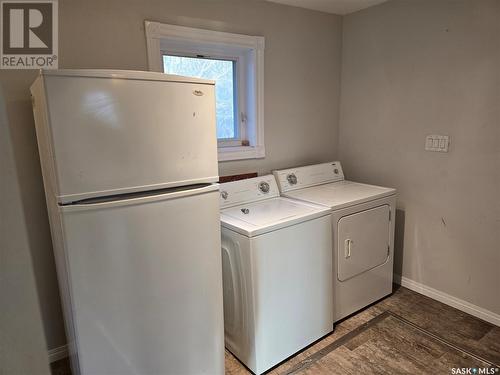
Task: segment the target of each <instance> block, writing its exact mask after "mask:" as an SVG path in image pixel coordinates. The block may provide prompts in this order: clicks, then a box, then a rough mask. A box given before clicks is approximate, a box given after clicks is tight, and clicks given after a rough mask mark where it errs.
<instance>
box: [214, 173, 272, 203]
mask: <svg viewBox="0 0 500 375" xmlns="http://www.w3.org/2000/svg"><path fill="white" fill-rule="evenodd" d="M279 195H280V193H279V189H278V185H277V184H276V180H275V178H274V176H273V175H272V174H270V175H266V176H262V177H255V178H248V179H246V180H240V181H233V182H226V183H224V184H221V185H220V206H221V208H227V207H231V206H236V205H239V204H244V203H249V202H257V201H261V200H264V199H268V198H275V197H279Z"/></svg>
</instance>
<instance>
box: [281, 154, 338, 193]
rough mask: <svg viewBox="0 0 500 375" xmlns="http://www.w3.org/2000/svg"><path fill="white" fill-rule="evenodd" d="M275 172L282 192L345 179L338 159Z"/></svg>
mask: <svg viewBox="0 0 500 375" xmlns="http://www.w3.org/2000/svg"><path fill="white" fill-rule="evenodd" d="M273 173H274V177H276V181H277V182H278V186H279V189H280V191H281V192H286V191H291V190H296V189H302V188H305V187H309V186H315V185H321V184H326V183H330V182H337V181H342V180H343V179H344V172H343V171H342V166H341V165H340V162H338V161H333V162H331V163H322V164H314V165H307V166H305V167H298V168H290V169H282V170H277V171H274V172H273Z"/></svg>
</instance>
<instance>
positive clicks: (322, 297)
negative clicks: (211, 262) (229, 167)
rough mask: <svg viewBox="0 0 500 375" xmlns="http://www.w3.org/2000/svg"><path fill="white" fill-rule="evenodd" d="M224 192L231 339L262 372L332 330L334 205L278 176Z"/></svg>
mask: <svg viewBox="0 0 500 375" xmlns="http://www.w3.org/2000/svg"><path fill="white" fill-rule="evenodd" d="M220 190H221V193H220V194H221V198H220V202H221V225H222V266H223V267H222V268H223V290H224V328H225V343H226V347H227V349H228V350H229V351H231V352H232V353H233V354H234V355H235V356H236V357H237V358H238V359H239V360H240V361H241V362H243V363H244V364H245V365H246V366H247V367H248V368H249V369H250V370H252V371H253V372H254V373H256V374H261V373H263V372H265V371H267V370H268V369H270V368H271V367H273V366H275V365H276V364H278V363H279V362H281V361H283V360H285V359H286V358H287V357H289V356H291V355H292V354H294V353H295V352H297V351H299V350H301V349H303V348H304V347H306V346H307V345H309V344H311V343H312V342H314V341H315V340H317V339H319V338H320V337H322V336H324V335H326V334H328V333H329V332H331V331H332V330H333V287H332V281H331V280H332V264H333V261H332V251H331V247H332V232H331V225H332V224H331V215H330V209H329V208H327V207H322V206H317V205H314V204H310V203H305V202H298V201H295V200H291V199H287V198H282V197H280V196H279V190H278V186H277V184H276V180H275V179H274V176H273V175H268V176H263V177H257V178H251V179H247V180H242V181H236V182H229V183H224V184H221V186H220Z"/></svg>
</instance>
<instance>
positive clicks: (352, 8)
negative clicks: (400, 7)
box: [267, 0, 387, 15]
mask: <svg viewBox="0 0 500 375" xmlns="http://www.w3.org/2000/svg"><path fill="white" fill-rule="evenodd" d="M267 1H272V2H273V3H280V4H285V5H291V6H294V7H300V8H307V9H313V10H319V11H320V12H327V13H333V14H341V15H344V14H348V13H352V12H356V11H358V10H361V9H365V8H368V7H371V6H373V5H377V4H380V3H383V2H385V1H387V0H267Z"/></svg>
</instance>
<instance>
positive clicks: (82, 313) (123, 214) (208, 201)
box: [61, 185, 224, 375]
mask: <svg viewBox="0 0 500 375" xmlns="http://www.w3.org/2000/svg"><path fill="white" fill-rule="evenodd" d="M61 210H62V212H61V214H62V221H63V227H64V237H65V247H66V257H67V258H66V262H67V264H68V271H69V272H68V273H69V278H70V285H71V287H70V292H71V298H72V303H73V311H74V314H75V318H74V321H75V331H76V347H77V350H78V361H79V365H80V369H81V373H82V374H121V375H128V374H130V375H132V374H179V375H181V374H210V375H211V374H223V373H224V341H223V340H224V336H223V334H224V333H223V329H224V326H223V312H222V280H221V274H222V270H221V264H222V260H221V250H220V249H221V248H220V229H219V228H220V227H219V194H218V190H217V186H213V185H212V186H209V187H206V188H201V189H197V190H196V189H195V190H193V191H179V192H175V193H170V194H164V195H158V196H147V197H142V198H136V199H130V200H120V201H110V202H106V203H97V204H88V205H76V206H64V207H62V208H61Z"/></svg>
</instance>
